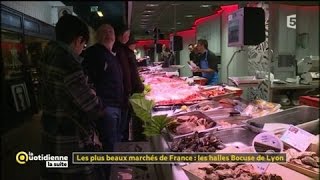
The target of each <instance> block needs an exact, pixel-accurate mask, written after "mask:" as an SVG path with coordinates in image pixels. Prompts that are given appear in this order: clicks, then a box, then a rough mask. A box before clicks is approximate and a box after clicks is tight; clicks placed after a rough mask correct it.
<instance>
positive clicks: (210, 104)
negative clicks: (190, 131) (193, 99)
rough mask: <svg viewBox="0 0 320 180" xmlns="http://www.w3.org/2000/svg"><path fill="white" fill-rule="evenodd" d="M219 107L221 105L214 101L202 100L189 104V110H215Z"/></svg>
mask: <svg viewBox="0 0 320 180" xmlns="http://www.w3.org/2000/svg"><path fill="white" fill-rule="evenodd" d="M221 108H222V106H221V105H220V104H219V103H218V102H215V101H203V102H200V103H197V104H194V105H192V106H189V110H190V111H201V112H206V111H212V110H217V109H221Z"/></svg>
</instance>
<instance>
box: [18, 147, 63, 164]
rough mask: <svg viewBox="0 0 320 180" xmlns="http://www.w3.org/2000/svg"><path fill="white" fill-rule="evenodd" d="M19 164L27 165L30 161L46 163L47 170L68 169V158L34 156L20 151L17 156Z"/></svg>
mask: <svg viewBox="0 0 320 180" xmlns="http://www.w3.org/2000/svg"><path fill="white" fill-rule="evenodd" d="M16 161H17V163H18V164H26V163H27V162H28V161H45V162H46V167H47V168H67V167H68V156H51V155H50V154H40V155H34V154H33V153H32V152H28V153H26V152H24V151H20V152H18V153H17V154H16Z"/></svg>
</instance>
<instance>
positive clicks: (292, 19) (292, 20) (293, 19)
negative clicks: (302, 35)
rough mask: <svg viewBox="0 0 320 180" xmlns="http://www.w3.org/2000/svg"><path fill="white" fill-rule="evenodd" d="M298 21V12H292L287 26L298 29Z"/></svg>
mask: <svg viewBox="0 0 320 180" xmlns="http://www.w3.org/2000/svg"><path fill="white" fill-rule="evenodd" d="M296 23H297V17H296V14H292V15H290V16H287V27H288V28H292V29H296V26H297V24H296Z"/></svg>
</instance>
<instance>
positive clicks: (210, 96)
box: [200, 89, 236, 101]
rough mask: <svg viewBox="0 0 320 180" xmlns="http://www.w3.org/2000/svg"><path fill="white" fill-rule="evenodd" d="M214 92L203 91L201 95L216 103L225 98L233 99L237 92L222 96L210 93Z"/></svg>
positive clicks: (226, 93) (227, 92)
mask: <svg viewBox="0 0 320 180" xmlns="http://www.w3.org/2000/svg"><path fill="white" fill-rule="evenodd" d="M213 91H214V89H210V90H204V91H201V92H200V94H201V95H202V96H203V97H205V98H207V99H210V100H215V101H218V100H220V99H223V98H232V97H234V96H235V94H236V93H235V92H231V91H226V92H225V93H223V94H220V95H212V94H210V92H213Z"/></svg>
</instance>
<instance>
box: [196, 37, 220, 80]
mask: <svg viewBox="0 0 320 180" xmlns="http://www.w3.org/2000/svg"><path fill="white" fill-rule="evenodd" d="M197 49H198V51H199V53H200V56H199V60H200V63H199V65H200V67H199V68H194V69H192V71H193V72H201V73H202V77H204V78H206V79H207V80H208V82H207V84H208V85H216V84H218V81H219V76H218V62H219V61H218V58H217V56H216V55H215V54H214V53H213V52H211V51H210V50H209V49H208V41H207V40H204V39H199V40H198V44H197Z"/></svg>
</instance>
